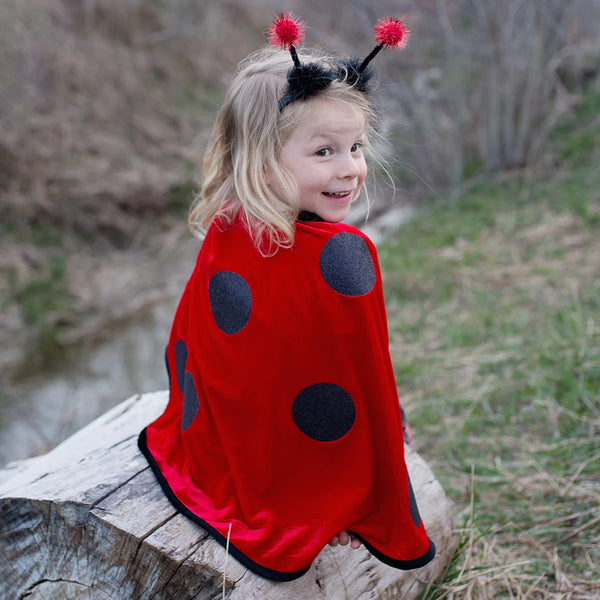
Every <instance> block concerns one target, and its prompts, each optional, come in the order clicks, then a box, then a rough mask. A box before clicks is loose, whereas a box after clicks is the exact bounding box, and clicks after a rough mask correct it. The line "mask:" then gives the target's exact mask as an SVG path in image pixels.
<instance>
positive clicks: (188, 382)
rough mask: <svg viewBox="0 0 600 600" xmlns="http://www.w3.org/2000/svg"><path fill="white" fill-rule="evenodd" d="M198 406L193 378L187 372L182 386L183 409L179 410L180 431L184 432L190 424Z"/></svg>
mask: <svg viewBox="0 0 600 600" xmlns="http://www.w3.org/2000/svg"><path fill="white" fill-rule="evenodd" d="M199 406H200V404H199V402H198V393H197V392H196V385H195V384H194V376H193V375H192V374H191V373H190V372H189V371H186V372H185V376H184V384H183V409H182V410H181V430H182V431H185V430H186V429H187V428H188V427H189V426H190V425H191V424H192V421H193V420H194V417H195V416H196V413H197V412H198V407H199Z"/></svg>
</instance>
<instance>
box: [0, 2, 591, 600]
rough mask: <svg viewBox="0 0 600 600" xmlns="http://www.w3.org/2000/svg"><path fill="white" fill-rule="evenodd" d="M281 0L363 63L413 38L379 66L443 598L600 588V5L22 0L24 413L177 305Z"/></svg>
mask: <svg viewBox="0 0 600 600" xmlns="http://www.w3.org/2000/svg"><path fill="white" fill-rule="evenodd" d="M274 10H275V11H276V12H279V11H285V10H289V11H292V12H294V13H296V14H298V15H299V16H301V17H302V18H303V19H305V20H306V21H307V22H308V24H309V25H310V29H309V30H308V32H307V40H306V42H305V44H306V45H307V46H312V45H319V46H321V47H323V48H326V49H327V50H331V51H336V52H340V53H343V54H357V55H360V56H362V55H366V54H367V53H368V52H369V51H370V49H371V48H372V46H373V39H372V35H371V32H372V26H373V24H374V23H375V22H376V20H377V19H378V18H379V17H380V16H385V15H398V16H402V15H404V14H406V22H407V23H408V25H409V28H410V29H411V30H412V35H411V38H410V43H409V46H408V48H407V49H406V50H404V51H403V52H394V53H392V52H385V53H382V54H381V55H380V56H379V57H378V60H377V70H378V78H379V89H378V91H377V96H378V100H379V102H380V114H381V119H380V129H381V131H382V133H383V134H384V136H385V137H386V138H387V139H388V140H389V160H388V163H389V174H391V179H392V181H393V185H392V183H391V182H390V178H389V177H388V175H387V174H385V173H383V172H380V171H377V170H373V173H372V176H371V181H370V186H371V196H372V198H373V199H374V203H373V207H372V210H371V214H370V217H369V227H370V228H371V230H372V231H374V232H375V233H376V234H377V236H378V238H379V239H380V240H381V241H380V254H381V262H382V267H383V270H384V280H385V287H386V300H387V304H388V315H389V320H390V335H391V349H392V357H393V360H394V367H395V370H396V376H397V380H398V386H399V392H400V396H401V399H402V402H403V403H404V404H405V406H406V407H407V410H408V411H409V415H410V418H411V422H412V423H413V429H414V430H415V432H416V437H417V439H416V442H415V443H416V445H417V449H418V450H419V451H420V452H422V454H423V455H424V456H425V458H426V459H427V460H428V461H429V462H430V464H431V465H432V466H433V468H434V470H435V472H436V474H437V475H438V477H439V478H440V481H441V482H442V483H443V485H444V487H445V488H446V489H447V491H448V493H449V494H450V496H451V497H452V498H453V500H454V501H455V502H456V507H457V523H459V526H460V531H459V537H460V544H459V546H458V549H457V554H456V557H455V560H454V562H453V565H452V567H451V568H450V570H449V571H448V573H447V575H446V578H445V580H444V581H443V582H441V583H439V584H436V585H435V586H433V587H432V588H431V589H430V590H428V591H427V592H426V594H425V596H426V597H427V598H450V597H457V598H467V597H473V598H488V597H490V598H491V597H503V598H504V597H505V598H523V599H524V598H561V599H562V598H565V599H566V598H573V599H580V598H581V599H586V600H587V599H592V598H596V599H597V598H600V585H599V584H598V582H597V579H598V578H597V573H598V572H600V550H599V547H600V531H599V528H600V525H599V524H600V514H599V509H598V506H600V487H599V484H598V481H600V467H599V464H600V453H599V451H598V447H599V442H600V434H599V433H598V432H599V431H600V398H599V396H600V349H599V347H600V344H599V343H598V341H599V340H598V335H599V330H600V326H599V323H600V285H599V281H600V279H599V275H600V241H599V236H598V225H599V222H600V192H599V189H600V175H599V171H600V169H599V165H600V149H599V144H598V137H599V135H598V131H599V130H600V127H599V126H600V120H599V114H600V82H599V77H600V74H599V65H600V42H599V38H598V30H599V25H600V2H599V1H598V0H571V1H569V2H564V1H561V0H504V1H497V0H479V1H477V0H420V1H416V0H396V1H391V0H390V1H385V0H357V1H354V2H352V3H348V2H345V3H342V2H339V1H331V2H329V3H327V4H326V5H325V6H324V5H323V3H322V2H318V1H316V0H304V1H303V2H299V1H297V0H296V1H294V0H283V1H280V2H279V3H278V5H277V6H274V5H273V4H272V3H268V2H266V1H265V0H251V1H246V2H242V1H241V0H206V1H203V2H199V1H192V0H172V1H166V0H2V4H1V5H0V81H1V82H2V83H1V85H0V312H1V317H0V318H1V320H0V370H1V371H0V372H1V375H0V419H1V418H2V412H1V411H2V410H3V407H5V406H7V405H9V404H11V403H15V402H18V400H17V398H18V397H19V393H20V392H19V390H20V389H22V388H20V387H19V386H20V382H22V381H23V380H24V379H27V377H28V376H29V374H31V373H32V372H33V371H36V370H39V369H49V368H50V369H52V368H59V366H60V363H61V361H62V360H63V358H64V356H65V355H66V354H67V353H69V352H73V349H75V352H77V348H79V347H81V345H82V344H84V343H90V340H93V339H95V338H99V337H101V336H102V335H103V333H104V332H106V331H107V328H108V327H109V325H110V324H114V323H117V324H118V323H120V322H122V321H123V320H126V319H128V318H131V317H134V316H135V315H136V314H137V313H139V312H140V311H142V310H144V308H145V307H147V306H148V305H151V304H152V303H155V302H157V299H159V298H162V294H163V292H164V287H165V281H167V280H168V274H166V275H165V274H164V273H165V269H162V270H159V269H157V268H155V266H156V265H157V264H161V265H165V264H166V265H168V268H167V269H166V271H167V272H168V271H169V270H172V269H176V268H178V265H177V264H174V261H172V262H169V256H171V254H172V253H173V252H174V249H175V248H177V247H178V246H179V245H181V244H182V243H183V240H184V239H186V240H187V239H191V238H189V234H188V232H187V230H186V225H185V220H186V211H187V208H188V206H189V203H190V200H191V198H192V196H193V194H194V192H195V191H196V190H197V187H198V181H199V180H198V167H199V165H200V164H201V159H202V153H203V147H204V144H205V142H206V139H207V135H208V132H209V130H210V127H211V125H212V122H213V120H214V116H215V113H216V111H217V110H218V107H219V104H220V100H221V98H222V95H223V92H224V90H225V88H226V86H227V84H228V82H229V81H230V78H231V76H232V74H233V72H234V70H235V66H236V64H237V62H238V61H239V60H240V59H241V58H243V57H244V56H246V55H247V54H248V53H250V52H252V51H253V50H255V49H257V48H259V47H260V46H261V45H263V44H264V43H265V30H266V28H267V27H268V25H269V23H270V21H271V19H272V16H273V11H274ZM407 215H410V216H409V217H408V218H409V222H408V223H407V224H404V225H400V223H401V221H404V220H406V219H407ZM353 218H354V219H355V221H356V223H357V224H359V225H361V224H362V222H363V220H364V215H363V214H362V213H361V212H360V211H357V212H356V213H355V214H354V216H353ZM189 268H190V267H189V266H186V267H185V268H184V269H183V274H184V275H185V273H187V272H189ZM15 390H16V391H15ZM120 399H122V398H115V402H116V401H118V400H120ZM425 596H424V597H425Z"/></svg>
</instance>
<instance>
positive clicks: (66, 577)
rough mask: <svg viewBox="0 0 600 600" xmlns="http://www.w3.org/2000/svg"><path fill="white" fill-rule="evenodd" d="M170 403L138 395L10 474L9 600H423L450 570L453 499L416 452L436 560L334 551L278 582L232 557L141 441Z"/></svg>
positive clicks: (3, 478)
mask: <svg viewBox="0 0 600 600" xmlns="http://www.w3.org/2000/svg"><path fill="white" fill-rule="evenodd" d="M166 402H167V392H156V393H153V394H145V395H143V396H134V397H132V398H129V399H128V400H126V401H124V402H123V403H121V404H120V405H118V406H117V407H115V408H114V409H112V410H111V411H109V412H108V413H106V414H105V415H103V416H102V417H100V418H99V419H97V420H96V421H94V422H93V423H91V424H90V425H88V426H87V427H85V428H84V429H82V430H81V431H79V432H77V433H76V434H75V435H73V436H72V437H71V438H69V439H68V440H66V441H65V442H63V443H62V444H61V445H60V446H58V447H57V448H55V449H54V450H52V451H51V452H49V453H48V454H45V455H43V456H40V457H37V458H33V459H29V460H26V461H21V462H17V463H13V464H12V465H9V466H8V467H7V468H5V469H2V470H0V598H7V599H8V598H11V600H12V599H15V600H21V599H23V600H24V599H25V598H27V599H28V600H41V599H42V598H43V599H44V600H54V599H56V600H71V599H77V600H84V599H90V600H109V599H110V600H132V599H140V600H141V599H143V600H172V599H173V598H177V600H188V599H189V600H192V599H193V600H205V599H206V600H209V599H218V598H223V597H225V598H227V599H229V600H253V599H256V600H259V599H260V600H265V599H289V600H292V599H293V600H305V599H306V600H316V599H319V598H327V599H351V600H359V599H367V598H369V599H379V598H380V599H385V598H406V599H413V598H418V597H419V595H420V593H421V592H422V590H423V588H424V587H425V586H426V585H428V584H429V582H430V581H431V580H435V579H437V578H439V577H440V576H441V574H442V573H443V572H444V570H445V568H446V566H447V564H448V562H449V561H450V559H451V557H452V553H453V550H454V546H455V538H454V534H453V522H452V507H451V503H450V502H449V500H448V499H447V498H446V496H445V494H444V492H443V490H442V488H441V486H440V485H439V483H438V482H437V481H436V479H435V477H434V476H433V474H432V472H431V470H430V469H429V467H428V466H427V464H426V463H425V462H424V461H423V459H422V458H421V457H420V456H419V455H418V454H417V453H416V452H414V451H413V450H411V449H410V448H407V453H406V460H407V466H408V469H409V472H410V476H411V480H412V484H413V488H414V492H415V495H416V497H417V500H418V503H419V508H420V512H421V516H422V518H423V521H424V522H425V525H426V527H427V530H428V534H429V536H430V537H431V538H432V539H433V540H434V541H435V543H436V546H437V549H438V556H437V557H436V558H435V559H434V561H432V563H430V564H429V565H427V567H425V568H423V569H420V570H416V571H399V570H397V569H393V568H391V567H388V566H386V565H384V564H382V563H380V562H379V561H378V560H377V559H376V558H374V557H373V556H371V555H370V554H369V553H368V552H367V551H366V550H365V549H364V548H360V549H359V550H351V549H350V548H349V547H337V548H331V547H326V548H325V549H324V550H323V551H322V552H321V553H320V555H319V556H318V558H317V560H315V562H314V563H313V565H312V567H311V568H310V570H309V571H308V573H307V574H306V575H304V576H303V577H301V578H300V579H298V580H296V581H293V582H290V583H276V582H271V581H268V580H265V579H262V578H260V577H258V576H256V575H254V574H253V573H252V572H250V571H248V570H247V569H246V568H244V567H242V566H241V565H240V564H239V563H238V562H237V561H236V560H235V559H233V558H232V557H231V556H229V557H227V558H226V556H225V550H224V549H223V548H222V547H221V546H220V545H219V544H218V543H216V542H215V541H214V540H213V539H212V538H210V537H209V536H208V535H207V534H206V533H205V532H204V531H203V530H202V529H201V528H200V527H198V526H197V525H195V524H194V523H192V522H191V521H189V520H188V519H187V518H185V517H183V516H182V515H180V514H178V513H177V512H176V511H175V509H174V508H173V507H172V506H171V504H170V503H169V501H168V500H167V499H166V498H165V496H164V494H163V492H162V490H161V488H160V487H159V485H158V483H157V481H156V479H155V478H154V475H153V474H152V472H151V471H150V469H149V467H148V465H147V463H146V460H145V459H144V458H143V456H142V455H141V453H140V452H139V450H138V448H137V435H138V433H139V431H140V430H141V429H142V428H143V427H144V426H145V425H147V424H148V423H149V422H150V421H152V420H153V419H154V418H156V417H157V416H158V415H159V414H160V413H161V412H162V411H163V410H164V407H165V405H166ZM225 567H226V568H225ZM224 570H225V574H224V573H223V571H224ZM223 582H224V585H225V592H223ZM223 594H224V595H223Z"/></svg>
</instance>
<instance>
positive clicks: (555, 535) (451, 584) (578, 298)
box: [380, 129, 600, 600]
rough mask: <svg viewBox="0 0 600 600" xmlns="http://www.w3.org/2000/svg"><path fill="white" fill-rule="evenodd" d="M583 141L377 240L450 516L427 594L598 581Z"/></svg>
mask: <svg viewBox="0 0 600 600" xmlns="http://www.w3.org/2000/svg"><path fill="white" fill-rule="evenodd" d="M565 131H567V129H565ZM568 131H570V134H569V135H570V137H568V138H566V139H563V140H562V142H563V143H564V146H561V147H560V148H559V150H560V149H562V148H568V147H570V145H571V144H572V143H574V142H575V141H576V138H577V136H579V135H580V131H578V130H577V129H574V130H573V129H572V130H568ZM554 143H558V141H557V140H555V142H554ZM583 148H585V152H586V153H587V155H586V156H585V157H582V156H581V155H580V152H583V151H584V150H583V149H582V150H577V152H576V153H575V154H574V155H572V154H570V150H568V151H566V155H565V156H567V157H568V160H569V161H570V162H562V163H561V169H560V170H559V171H558V172H557V173H556V174H555V176H554V177H552V178H551V180H550V178H548V179H540V181H537V182H533V183H531V182H528V183H527V186H526V185H525V184H524V183H521V182H519V181H512V182H510V183H508V184H507V183H506V182H504V183H500V182H485V183H482V184H480V185H478V186H476V187H473V188H471V189H470V191H469V192H468V193H467V194H466V195H464V196H463V197H462V198H460V200H458V201H456V202H454V203H446V204H444V203H441V202H440V203H439V204H437V205H434V206H433V207H432V208H431V209H428V210H426V211H424V212H422V213H421V214H419V215H418V216H417V217H416V219H415V220H414V221H412V222H410V223H409V224H407V225H406V226H404V227H403V228H402V229H400V230H399V231H398V232H397V234H396V235H395V236H394V238H393V239H390V240H389V241H388V242H387V243H386V244H385V245H384V246H383V247H382V248H381V249H380V260H381V265H382V270H383V275H384V284H385V291H386V300H387V305H388V319H389V327H390V339H391V352H392V358H393V360H394V366H395V372H396V378H397V383H398V388H399V393H400V396H401V398H402V401H403V403H404V404H405V408H406V409H407V413H408V417H409V421H410V423H411V427H412V429H413V432H414V434H415V444H416V448H417V450H418V451H419V452H420V453H421V454H422V455H423V456H424V457H425V458H426V460H427V461H428V462H429V463H430V465H431V466H432V468H433V469H434V471H435V473H436V475H437V477H438V478H439V480H440V481H441V482H442V484H443V486H444V487H445V489H446V491H447V493H448V495H449V496H450V497H451V498H452V499H453V500H454V502H455V503H456V511H457V520H458V522H459V524H460V525H461V530H460V532H459V541H460V543H459V546H458V550H457V552H456V555H455V557H454V561H453V563H452V565H451V567H450V569H449V571H448V572H447V574H446V577H445V579H444V581H442V582H441V583H439V584H438V585H436V586H435V588H434V589H432V590H429V591H428V592H427V595H426V597H427V599H428V600H440V599H442V598H452V597H454V598H467V597H471V598H523V599H524V598H528V599H546V598H573V599H586V600H588V599H589V600H591V599H593V598H595V599H597V598H599V597H600V583H598V573H600V521H599V517H600V508H599V507H600V235H599V234H600V231H599V228H598V224H599V223H598V215H599V214H600V197H599V195H598V190H599V189H600V174H599V171H600V170H599V169H597V167H595V166H594V165H597V164H600V157H599V154H600V151H599V149H598V143H597V140H595V141H594V143H593V144H591V145H590V144H589V143H588V142H586V143H585V144H584V145H583ZM590 148H593V152H591V154H590ZM563 160H567V159H566V158H564V157H563ZM525 187H527V188H528V189H527V190H526V191H527V193H525ZM524 198H527V200H524Z"/></svg>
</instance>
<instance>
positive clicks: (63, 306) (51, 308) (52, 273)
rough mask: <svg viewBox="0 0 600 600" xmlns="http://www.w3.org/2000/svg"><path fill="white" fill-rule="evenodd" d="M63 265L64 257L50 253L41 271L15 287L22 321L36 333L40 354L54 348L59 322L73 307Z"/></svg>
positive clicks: (64, 262)
mask: <svg viewBox="0 0 600 600" xmlns="http://www.w3.org/2000/svg"><path fill="white" fill-rule="evenodd" d="M65 269H66V258H65V257H64V256H63V255H62V254H50V255H49V256H48V258H47V261H46V264H45V265H43V267H42V268H41V269H40V272H39V273H38V274H37V275H36V276H35V277H32V278H30V279H28V280H27V281H26V282H25V283H24V284H22V285H21V286H20V287H19V286H17V289H16V290H15V296H16V299H17V301H18V302H19V305H20V307H21V312H22V314H23V317H24V319H25V322H26V324H27V325H28V326H30V327H31V328H32V331H34V332H35V334H36V346H37V352H38V353H40V354H44V353H45V352H46V351H48V352H50V351H53V350H55V349H56V346H57V336H58V331H59V329H60V327H61V323H62V321H63V320H64V319H65V318H67V315H68V314H69V311H70V310H71V308H72V307H71V298H70V295H69V292H68V290H67V285H66V280H65Z"/></svg>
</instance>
